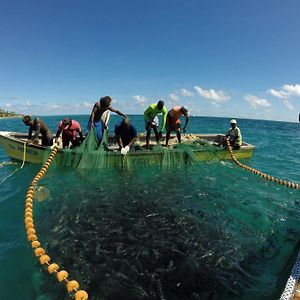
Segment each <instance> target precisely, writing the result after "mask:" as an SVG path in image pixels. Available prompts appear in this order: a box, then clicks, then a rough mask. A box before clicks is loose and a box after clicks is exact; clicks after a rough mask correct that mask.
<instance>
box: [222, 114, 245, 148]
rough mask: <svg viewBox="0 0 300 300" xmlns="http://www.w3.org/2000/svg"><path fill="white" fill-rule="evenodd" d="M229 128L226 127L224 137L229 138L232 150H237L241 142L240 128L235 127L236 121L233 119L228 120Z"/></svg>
mask: <svg viewBox="0 0 300 300" xmlns="http://www.w3.org/2000/svg"><path fill="white" fill-rule="evenodd" d="M230 125H231V128H229V129H228V131H227V134H226V138H228V139H229V143H230V145H231V147H232V149H233V150H238V149H240V147H241V146H242V144H243V139H242V134H241V130H240V129H239V128H238V127H237V121H236V120H235V119H231V120H230Z"/></svg>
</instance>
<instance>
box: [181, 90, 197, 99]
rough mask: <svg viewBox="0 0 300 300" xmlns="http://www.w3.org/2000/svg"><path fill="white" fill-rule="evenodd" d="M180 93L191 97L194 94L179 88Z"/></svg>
mask: <svg viewBox="0 0 300 300" xmlns="http://www.w3.org/2000/svg"><path fill="white" fill-rule="evenodd" d="M180 93H181V95H182V96H183V97H193V96H194V94H193V93H192V92H191V91H189V90H187V89H181V90H180Z"/></svg>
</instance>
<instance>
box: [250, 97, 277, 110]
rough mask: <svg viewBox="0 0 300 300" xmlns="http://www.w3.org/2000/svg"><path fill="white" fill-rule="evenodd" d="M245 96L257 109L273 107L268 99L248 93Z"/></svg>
mask: <svg viewBox="0 0 300 300" xmlns="http://www.w3.org/2000/svg"><path fill="white" fill-rule="evenodd" d="M244 98H245V100H246V101H248V103H249V104H250V105H251V106H252V107H253V108H255V109H256V108H257V107H264V108H267V107H271V103H270V102H269V101H268V100H267V99H264V98H258V97H256V96H253V95H246V96H245V97H244Z"/></svg>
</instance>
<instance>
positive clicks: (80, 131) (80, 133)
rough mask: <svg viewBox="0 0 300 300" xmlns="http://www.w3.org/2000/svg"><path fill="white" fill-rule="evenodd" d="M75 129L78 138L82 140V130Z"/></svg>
mask: <svg viewBox="0 0 300 300" xmlns="http://www.w3.org/2000/svg"><path fill="white" fill-rule="evenodd" d="M76 131H77V132H78V134H79V137H80V140H81V141H83V135H82V130H81V128H79V129H76Z"/></svg>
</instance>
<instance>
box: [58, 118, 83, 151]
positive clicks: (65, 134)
mask: <svg viewBox="0 0 300 300" xmlns="http://www.w3.org/2000/svg"><path fill="white" fill-rule="evenodd" d="M61 132H62V140H63V147H64V148H65V147H69V144H70V142H71V143H72V148H74V147H77V146H79V145H80V144H81V142H82V141H83V136H82V130H81V127H80V124H79V123H78V122H77V121H75V120H72V119H70V118H64V119H63V120H62V121H60V122H59V124H58V127H57V131H56V136H55V140H56V141H57V139H58V137H59V136H60V134H61ZM77 133H78V134H79V138H78V137H77Z"/></svg>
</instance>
